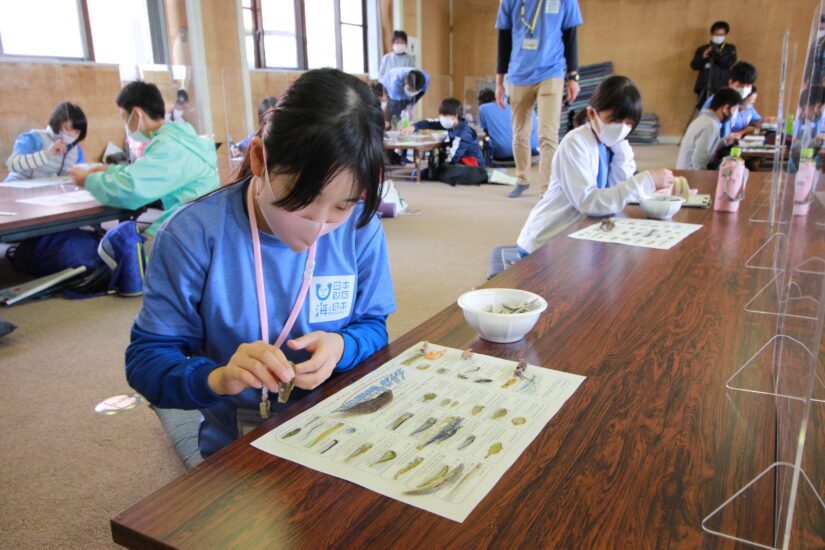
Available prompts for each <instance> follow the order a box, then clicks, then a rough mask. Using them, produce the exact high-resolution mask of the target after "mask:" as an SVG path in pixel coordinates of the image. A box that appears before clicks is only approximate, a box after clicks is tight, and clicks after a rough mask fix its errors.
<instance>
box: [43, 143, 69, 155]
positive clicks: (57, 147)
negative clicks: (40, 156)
mask: <svg viewBox="0 0 825 550" xmlns="http://www.w3.org/2000/svg"><path fill="white" fill-rule="evenodd" d="M65 153H66V142H65V141H63V140H62V139H58V140H57V141H55V142H54V143H52V145H51V147H49V148H48V149H46V154H47V155H48V156H50V157H54V156H56V155H63V154H65Z"/></svg>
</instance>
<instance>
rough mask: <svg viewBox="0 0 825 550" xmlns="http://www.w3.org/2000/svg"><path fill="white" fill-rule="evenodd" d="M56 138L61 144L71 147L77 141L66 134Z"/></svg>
mask: <svg viewBox="0 0 825 550" xmlns="http://www.w3.org/2000/svg"><path fill="white" fill-rule="evenodd" d="M57 137H59V138H60V139H62V140H63V143H65V144H66V145H71V144H72V143H74V142H75V141H77V138H76V137H73V136H70V135H67V134H59V135H58V136H57Z"/></svg>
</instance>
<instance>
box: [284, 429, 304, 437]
mask: <svg viewBox="0 0 825 550" xmlns="http://www.w3.org/2000/svg"><path fill="white" fill-rule="evenodd" d="M299 433H301V428H295V429H294V430H291V431H289V432H288V433H286V434H284V435H283V436H281V439H289V438H290V437H292V436H293V435H298V434H299Z"/></svg>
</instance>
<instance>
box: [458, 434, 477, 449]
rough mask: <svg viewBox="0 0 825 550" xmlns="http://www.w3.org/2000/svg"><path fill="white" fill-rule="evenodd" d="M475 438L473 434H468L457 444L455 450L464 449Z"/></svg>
mask: <svg viewBox="0 0 825 550" xmlns="http://www.w3.org/2000/svg"><path fill="white" fill-rule="evenodd" d="M475 440H476V436H474V435H468V436H467V439H465V440H464V441H463V442H462V443H461V445H459V446H458V447H457V448H456V451H460V450H461V449H464V448H465V447H469V446H470V445H472V444H473V441H475Z"/></svg>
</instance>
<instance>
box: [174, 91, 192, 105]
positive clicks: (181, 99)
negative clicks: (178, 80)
mask: <svg viewBox="0 0 825 550" xmlns="http://www.w3.org/2000/svg"><path fill="white" fill-rule="evenodd" d="M188 102H189V93H188V92H187V91H186V90H185V89H184V88H181V89H179V90H178V95H177V97H176V98H175V103H188Z"/></svg>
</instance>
